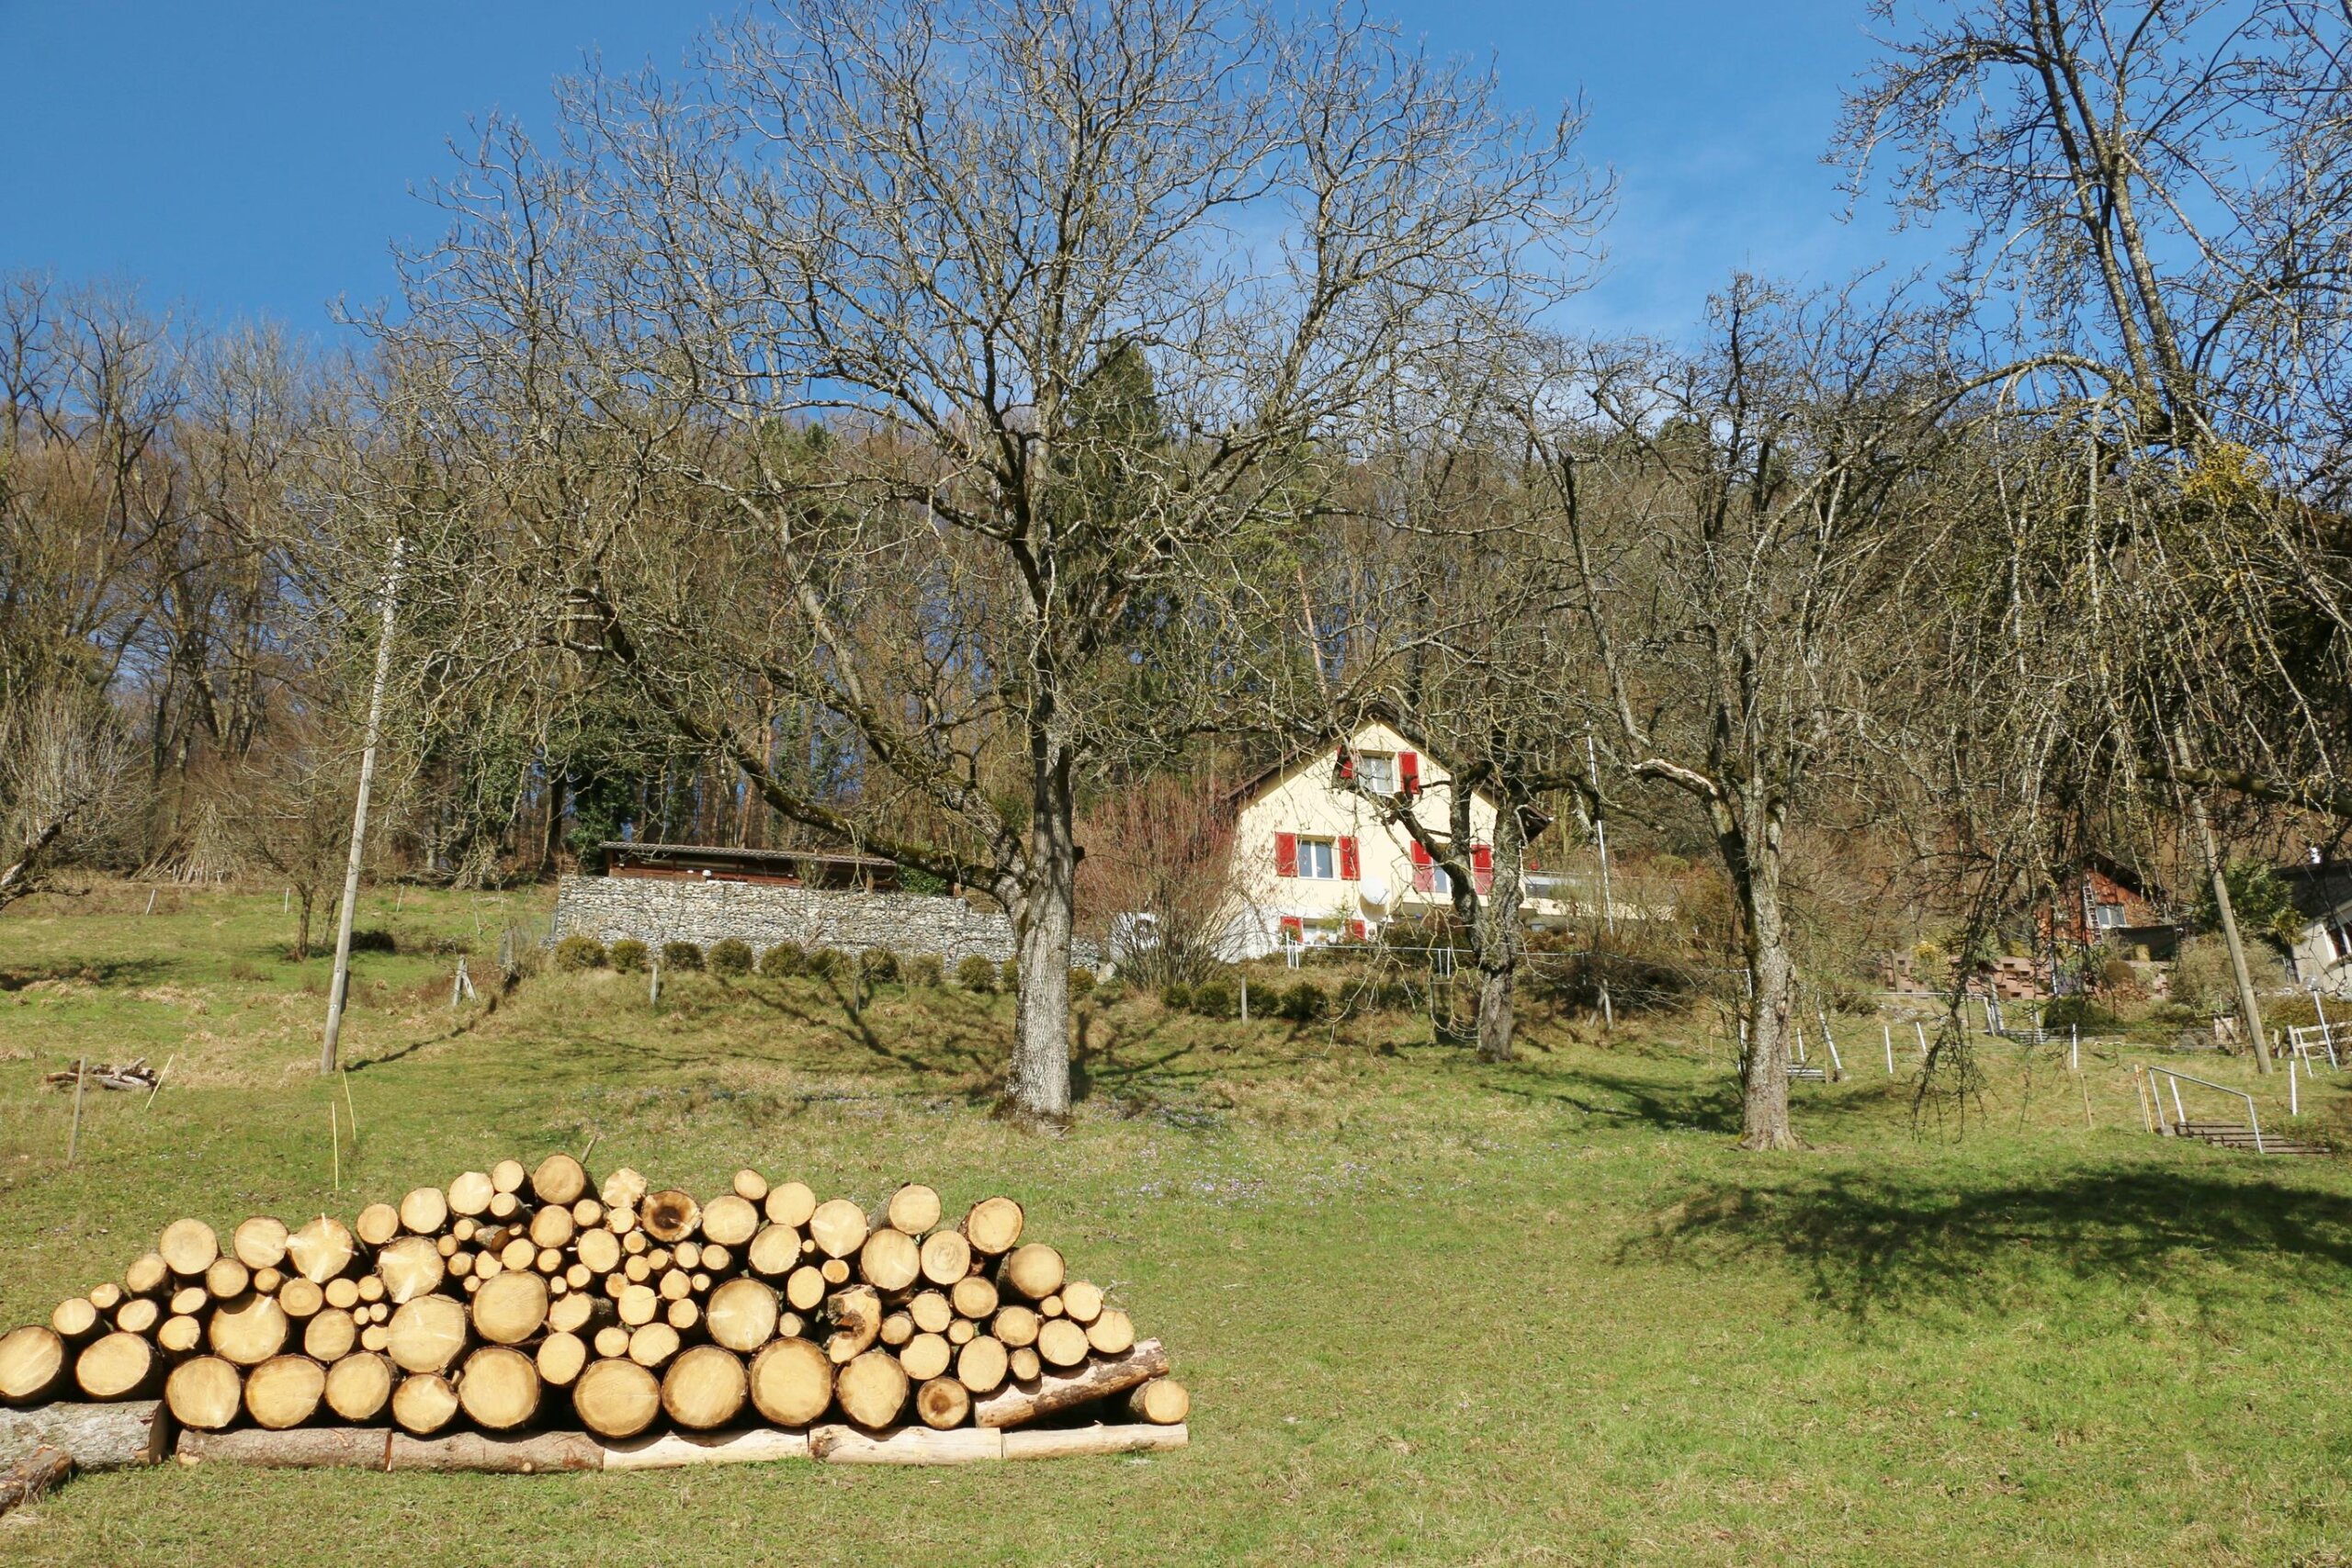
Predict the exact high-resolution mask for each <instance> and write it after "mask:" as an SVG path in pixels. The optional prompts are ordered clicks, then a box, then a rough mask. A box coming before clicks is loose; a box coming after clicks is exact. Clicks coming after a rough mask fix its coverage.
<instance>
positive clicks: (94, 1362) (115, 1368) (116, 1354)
mask: <svg viewBox="0 0 2352 1568" xmlns="http://www.w3.org/2000/svg"><path fill="white" fill-rule="evenodd" d="M161 1366H162V1363H161V1362H160V1361H158V1360H157V1359H156V1358H155V1347H154V1346H153V1345H151V1344H149V1343H148V1342H147V1341H146V1340H145V1339H143V1338H141V1337H140V1336H138V1335H136V1334H125V1333H123V1332H122V1331H121V1330H119V1329H118V1330H116V1331H115V1332H114V1333H112V1334H109V1335H107V1336H105V1337H102V1338H98V1339H93V1340H92V1341H90V1343H89V1344H88V1345H87V1346H85V1348H83V1351H82V1354H81V1355H80V1356H79V1357H78V1358H77V1359H75V1360H74V1382H76V1383H78V1384H80V1385H81V1389H82V1392H83V1393H86V1394H88V1395H89V1396H90V1397H91V1398H92V1399H128V1398H130V1396H131V1395H132V1394H133V1393H137V1392H138V1391H139V1390H140V1389H141V1388H144V1387H145V1386H146V1385H147V1384H148V1383H149V1382H151V1381H152V1380H153V1378H154V1376H155V1373H156V1372H157V1371H158V1370H159V1369H160V1368H161Z"/></svg>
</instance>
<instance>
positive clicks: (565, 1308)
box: [548, 1291, 609, 1334]
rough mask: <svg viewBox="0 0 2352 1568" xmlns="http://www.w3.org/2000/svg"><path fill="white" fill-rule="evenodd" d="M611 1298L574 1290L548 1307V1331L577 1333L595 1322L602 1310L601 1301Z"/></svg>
mask: <svg viewBox="0 0 2352 1568" xmlns="http://www.w3.org/2000/svg"><path fill="white" fill-rule="evenodd" d="M607 1299H609V1298H606V1297H603V1296H594V1295H590V1294H589V1293H588V1292H585V1291H574V1292H572V1293H571V1294H570V1295H568V1296H566V1297H564V1298H563V1299H562V1300H561V1301H559V1302H556V1303H552V1304H550V1305H549V1306H548V1332H549V1333H551V1334H577V1333H579V1332H580V1331H581V1330H582V1329H583V1328H585V1327H587V1326H588V1325H589V1324H590V1323H592V1322H594V1320H595V1318H596V1316H597V1314H598V1312H599V1311H600V1307H599V1304H598V1303H601V1302H603V1301H605V1300H607Z"/></svg>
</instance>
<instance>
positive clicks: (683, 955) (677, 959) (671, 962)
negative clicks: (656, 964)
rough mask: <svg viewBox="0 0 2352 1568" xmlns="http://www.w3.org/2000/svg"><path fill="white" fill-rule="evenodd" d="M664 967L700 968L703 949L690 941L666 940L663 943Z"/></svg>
mask: <svg viewBox="0 0 2352 1568" xmlns="http://www.w3.org/2000/svg"><path fill="white" fill-rule="evenodd" d="M701 967H702V949H701V948H699V947H696V946H695V944H694V943H693V942H663V943H662V968H664V969H699V968H701Z"/></svg>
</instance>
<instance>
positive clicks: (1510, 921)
mask: <svg viewBox="0 0 2352 1568" xmlns="http://www.w3.org/2000/svg"><path fill="white" fill-rule="evenodd" d="M1526 862H1527V840H1526V836H1525V834H1524V833H1522V832H1521V826H1520V818H1519V807H1518V806H1517V804H1516V803H1515V802H1513V801H1512V800H1511V799H1510V796H1509V795H1507V794H1506V795H1504V797H1503V799H1502V803H1501V805H1500V806H1499V807H1498V808H1497V810H1496V812H1495V842H1494V863H1495V870H1494V879H1493V881H1492V883H1491V884H1490V885H1489V886H1488V888H1487V892H1485V893H1484V894H1482V895H1481V896H1480V897H1479V902H1478V918H1477V945H1478V1059H1479V1060H1480V1061H1485V1062H1508V1061H1510V1060H1511V1059H1512V1057H1513V1056H1514V1055H1516V1054H1517V1053H1516V1050H1515V1048H1514V1046H1513V1045H1512V1043H1511V1030H1512V1024H1513V1018H1512V1012H1513V1009H1512V1001H1513V998H1512V992H1511V978H1512V975H1513V972H1514V971H1515V970H1516V969H1517V968H1518V966H1519V950H1520V928H1519V894H1520V885H1521V879H1522V877H1523V875H1524V873H1525V871H1526Z"/></svg>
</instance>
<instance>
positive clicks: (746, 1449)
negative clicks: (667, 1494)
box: [604, 1429, 809, 1470]
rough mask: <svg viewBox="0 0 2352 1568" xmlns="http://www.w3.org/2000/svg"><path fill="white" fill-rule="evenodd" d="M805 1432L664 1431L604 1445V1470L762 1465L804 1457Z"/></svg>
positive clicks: (806, 1443)
mask: <svg viewBox="0 0 2352 1568" xmlns="http://www.w3.org/2000/svg"><path fill="white" fill-rule="evenodd" d="M808 1457H809V1435H808V1434H807V1433H806V1432H775V1431H768V1430H764V1429H762V1430H754V1431H749V1432H719V1433H702V1432H665V1433H663V1434H662V1436H660V1437H658V1438H636V1439H634V1440H632V1441H629V1442H626V1443H606V1444H605V1445H604V1458H605V1469H606V1470H683V1469H685V1468H686V1467H688V1466H691V1465H705V1464H765V1463H768V1462H769V1461H774V1460H784V1459H807V1458H808Z"/></svg>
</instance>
